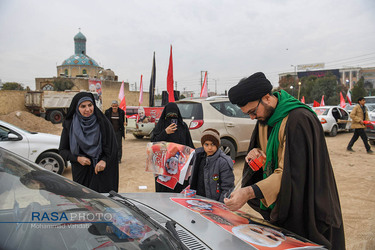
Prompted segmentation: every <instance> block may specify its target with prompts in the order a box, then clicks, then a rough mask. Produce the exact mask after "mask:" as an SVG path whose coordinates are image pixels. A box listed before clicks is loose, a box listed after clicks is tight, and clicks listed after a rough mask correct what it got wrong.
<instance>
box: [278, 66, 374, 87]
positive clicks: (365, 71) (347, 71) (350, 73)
mask: <svg viewBox="0 0 375 250" xmlns="http://www.w3.org/2000/svg"><path fill="white" fill-rule="evenodd" d="M328 73H331V74H332V75H335V76H336V77H337V80H338V81H339V82H340V83H341V84H342V85H345V86H346V87H349V88H350V89H352V88H353V87H354V85H355V84H356V83H357V82H358V81H359V80H360V79H361V77H363V78H364V82H365V84H371V85H372V87H373V88H375V67H369V68H360V67H351V68H341V69H327V70H306V71H295V72H285V73H281V74H279V81H280V80H281V79H283V78H284V77H287V76H292V77H294V78H295V79H296V82H298V79H301V78H302V77H305V76H310V75H315V76H317V77H323V76H325V75H327V74H328Z"/></svg>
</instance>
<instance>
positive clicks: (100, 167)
mask: <svg viewBox="0 0 375 250" xmlns="http://www.w3.org/2000/svg"><path fill="white" fill-rule="evenodd" d="M106 165H107V164H106V163H105V161H103V160H101V161H99V162H98V164H96V166H95V174H98V173H99V172H101V171H104V169H105V166H106Z"/></svg>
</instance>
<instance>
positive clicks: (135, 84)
mask: <svg viewBox="0 0 375 250" xmlns="http://www.w3.org/2000/svg"><path fill="white" fill-rule="evenodd" d="M134 88H135V91H137V82H135V83H134Z"/></svg>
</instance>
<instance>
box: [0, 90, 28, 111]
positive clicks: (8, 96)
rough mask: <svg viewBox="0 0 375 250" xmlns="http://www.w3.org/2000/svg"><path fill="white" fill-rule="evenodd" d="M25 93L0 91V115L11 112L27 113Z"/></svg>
mask: <svg viewBox="0 0 375 250" xmlns="http://www.w3.org/2000/svg"><path fill="white" fill-rule="evenodd" d="M25 93H26V91H22V90H0V115H6V114H9V113H12V112H13V111H27V109H26V107H25Z"/></svg>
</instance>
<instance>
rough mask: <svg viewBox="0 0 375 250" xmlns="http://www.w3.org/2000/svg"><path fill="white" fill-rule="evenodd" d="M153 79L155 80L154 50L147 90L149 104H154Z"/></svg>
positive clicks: (151, 105) (152, 105)
mask: <svg viewBox="0 0 375 250" xmlns="http://www.w3.org/2000/svg"><path fill="white" fill-rule="evenodd" d="M155 81H156V66H155V52H154V60H153V63H152V71H151V79H150V90H149V106H150V107H154V106H155Z"/></svg>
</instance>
